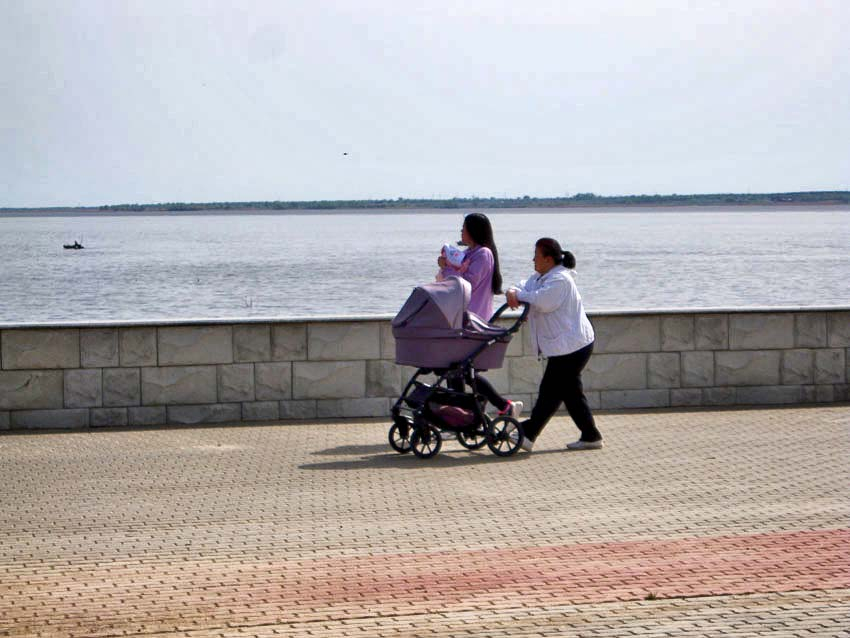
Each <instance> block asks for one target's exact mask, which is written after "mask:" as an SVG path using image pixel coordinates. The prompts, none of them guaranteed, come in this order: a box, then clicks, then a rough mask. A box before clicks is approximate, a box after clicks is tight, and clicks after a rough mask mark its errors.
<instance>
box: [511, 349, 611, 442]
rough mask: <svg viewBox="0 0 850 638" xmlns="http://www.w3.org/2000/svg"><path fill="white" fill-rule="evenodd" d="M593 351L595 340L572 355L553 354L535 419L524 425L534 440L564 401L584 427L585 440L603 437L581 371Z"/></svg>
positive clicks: (545, 374) (580, 428)
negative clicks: (594, 417)
mask: <svg viewBox="0 0 850 638" xmlns="http://www.w3.org/2000/svg"><path fill="white" fill-rule="evenodd" d="M592 352H593V344H592V343H591V344H589V345H587V346H585V347H584V348H582V349H581V350H576V351H575V352H571V353H570V354H564V355H561V356H559V357H549V360H548V362H547V363H546V371H545V372H544V373H543V379H542V380H541V381H540V391H539V394H538V395H537V402H536V403H535V404H534V409H533V410H532V411H531V418H530V419H528V420H527V421H524V422H523V424H522V427H523V430H524V432H525V436H526V437H528V438H529V439H531V440H532V441H534V440H535V439H536V438H537V437H538V436H539V435H540V433H541V432H542V431H543V428H544V427H546V424H547V423H548V422H549V419H551V418H552V416H553V415H554V414H555V412H557V411H558V408H560V407H561V403H564V405H566V406H567V412H569V413H570V417H572V420H573V421H574V422H575V424H576V425H577V426H578V429H579V430H581V440H582V441H598V440H599V439H601V438H602V435H601V434H600V433H599V430H597V429H596V422H595V421H594V420H593V414H592V413H591V411H590V406H588V405H587V397H585V396H584V389H583V388H582V385H581V371H582V370H583V369H584V366H586V365H587V362H588V361H589V360H590V355H591V353H592Z"/></svg>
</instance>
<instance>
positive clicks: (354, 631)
mask: <svg viewBox="0 0 850 638" xmlns="http://www.w3.org/2000/svg"><path fill="white" fill-rule="evenodd" d="M599 422H600V425H601V427H602V428H603V431H604V432H605V434H606V439H607V440H608V441H609V446H608V447H606V448H605V449H604V450H601V451H598V452H584V453H568V452H564V451H563V447H562V445H563V441H565V440H569V439H570V438H571V437H572V436H574V434H573V430H572V426H571V425H570V424H569V422H568V421H567V420H565V419H558V420H556V422H554V423H553V424H552V425H550V428H549V429H547V431H546V432H545V435H544V437H545V438H541V440H540V441H539V443H540V446H539V448H540V449H539V450H538V449H536V450H535V453H534V454H532V455H524V456H523V457H517V458H515V459H513V460H510V459H509V460H507V461H504V460H499V459H495V458H494V457H493V456H492V455H489V454H487V453H486V452H482V453H469V452H467V451H466V450H463V449H461V448H460V446H459V445H456V444H451V443H449V444H447V445H446V446H445V448H444V452H442V453H441V456H440V457H438V458H437V459H433V460H432V461H431V462H428V461H421V460H418V459H415V458H413V457H411V456H410V455H407V456H400V455H396V454H394V453H393V452H391V451H389V449H388V448H387V447H386V444H385V443H383V439H384V437H385V435H386V427H387V426H386V423H383V422H370V423H361V424H340V423H313V424H304V425H300V426H287V427H259V428H252V427H244V426H243V427H217V428H185V429H182V428H179V429H156V430H148V431H144V430H128V431H103V432H93V433H73V434H69V433H63V434H26V435H11V436H5V437H0V484H2V485H3V486H4V491H3V492H0V636H55V637H77V636H101V637H107V636H119V635H157V636H189V637H194V636H198V637H200V636H212V635H216V636H228V637H231V636H234V637H235V636H272V635H290V636H298V637H299V638H301V637H302V636H304V637H306V636H316V635H319V636H373V635H374V636H384V635H385V636H419V635H430V636H433V635H439V636H459V635H462V636H468V635H475V636H502V635H504V636H538V637H539V636H550V635H551V636H554V635H582V636H600V637H601V636H621V635H632V634H639V635H640V634H643V635H648V636H679V635H686V634H690V635H701V636H702V635H726V634H728V635H737V636H741V635H749V636H757V635H758V636H761V635H770V636H773V637H779V638H781V637H782V636H802V635H806V636H809V635H813V636H839V635H847V631H846V625H847V623H846V618H847V617H848V615H850V529H848V525H847V522H848V521H850V516H848V514H850V502H848V497H847V485H848V484H850V483H848V477H849V476H850V473H848V469H847V465H848V464H847V463H846V460H847V458H848V451H850V436H848V435H849V434H850V407H841V406H836V407H829V408H805V409H799V408H786V409H775V410H721V411H693V412H688V411H648V412H645V413H632V414H628V415H626V414H604V415H600V417H599ZM733 434H734V436H735V437H736V439H735V440H736V441H737V442H738V445H734V446H730V445H724V442H728V441H730V440H731V437H732V435H733ZM523 491H524V494H523V493H522V492H523Z"/></svg>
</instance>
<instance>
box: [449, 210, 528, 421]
mask: <svg viewBox="0 0 850 638" xmlns="http://www.w3.org/2000/svg"><path fill="white" fill-rule="evenodd" d="M460 239H461V242H462V243H463V244H465V245H466V246H467V249H466V254H465V255H464V257H463V263H462V264H461V266H460V268H455V267H454V266H452V265H451V264H449V263H448V261H447V260H446V258H445V257H444V256H442V255H440V257H439V258H438V259H437V265H439V266H440V272H439V275H438V276H439V277H441V278H445V277H452V276H457V277H462V278H463V279H466V280H467V281H468V282H469V283H470V284H471V285H472V295H471V296H470V300H469V311H470V312H474V313H475V314H476V315H478V316H479V317H481V318H482V319H484V321H489V320H490V317H492V316H493V295H494V294H502V273H501V271H500V270H499V251H498V250H496V242H495V241H494V240H493V227H492V225H491V224H490V220H489V219H488V218H487V215H484V214H483V213H470V214H469V215H467V216H466V217H465V218H464V220H463V228H462V229H461V231H460ZM477 387H478V391H479V392H481V394H483V395H484V396H485V397H487V400H488V401H490V403H492V404H493V406H494V407H495V408H496V409H497V410H498V411H499V414H500V415H506V414H509V415H511V416H513V417H514V418H517V417H518V416H519V415H520V413H521V412H522V408H523V403H522V401H508V400H507V399H505V398H504V397H502V396H501V395H500V394H499V393H498V392H496V390H495V388H493V386H492V385H490V382H489V381H487V379H485V378H484V377H483V376H481V375H480V374H479V375H478V378H477ZM453 389H455V390H458V391H460V392H462V391H463V381H462V380H457V381H455V382H454V383H453Z"/></svg>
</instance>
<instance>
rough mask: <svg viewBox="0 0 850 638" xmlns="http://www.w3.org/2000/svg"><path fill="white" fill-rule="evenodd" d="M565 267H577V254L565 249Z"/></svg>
mask: <svg viewBox="0 0 850 638" xmlns="http://www.w3.org/2000/svg"><path fill="white" fill-rule="evenodd" d="M563 255H564V261H563V264H564V267H565V268H575V267H576V256H575V255H573V254H572V253H571V252H570V251H569V250H565V251H564V253H563Z"/></svg>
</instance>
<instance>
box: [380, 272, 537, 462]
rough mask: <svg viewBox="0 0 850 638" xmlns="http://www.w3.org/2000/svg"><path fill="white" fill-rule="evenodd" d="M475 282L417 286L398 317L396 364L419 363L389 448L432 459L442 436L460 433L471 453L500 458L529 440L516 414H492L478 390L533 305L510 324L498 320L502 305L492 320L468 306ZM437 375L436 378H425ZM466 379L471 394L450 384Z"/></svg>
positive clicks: (396, 411)
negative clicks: (429, 380) (479, 378)
mask: <svg viewBox="0 0 850 638" xmlns="http://www.w3.org/2000/svg"><path fill="white" fill-rule="evenodd" d="M470 293H471V286H470V284H469V282H468V281H466V280H464V279H461V278H459V277H449V278H448V279H446V280H445V281H441V282H437V283H431V284H424V285H422V286H419V287H417V288H415V289H414V290H413V292H412V293H411V295H410V297H408V299H407V301H406V302H405V304H404V306H402V308H401V310H400V311H399V313H398V314H397V315H396V317H395V319H393V322H392V329H393V336H394V337H395V343H396V363H399V364H402V365H410V366H415V367H417V368H418V370H417V371H416V373H415V374H414V375H413V376H412V377H411V379H410V381H408V383H407V385H406V386H405V388H404V391H403V392H402V393H401V396H400V397H399V398H398V401H396V402H395V405H393V408H392V418H393V425H392V427H390V431H389V443H390V446H391V447H392V448H393V449H394V450H395V451H396V452H399V453H401V454H405V453H407V452H409V451H411V450H413V453H414V454H415V455H416V456H418V457H419V458H423V459H427V458H430V457H432V456H434V455H435V454H437V453H438V452H439V451H440V447H441V446H442V441H443V434H444V433H448V434H452V435H454V436H455V437H456V438H457V440H458V442H459V443H460V444H461V445H463V446H464V447H465V448H467V449H469V450H477V449H479V448H481V447H483V446H484V445H487V446H488V447H489V448H490V450H491V451H492V452H493V453H494V454H496V455H498V456H510V455H512V454H514V453H515V452H516V451H517V450H519V448H520V446H521V445H522V442H523V433H522V426H521V425H520V423H519V422H518V421H517V420H516V419H514V418H513V417H510V416H499V417H497V418H491V417H490V416H488V415H487V414H485V413H484V407H485V405H486V399H485V397H484V396H482V395H481V394H479V393H478V389H477V385H476V384H477V381H476V379H477V373H478V371H481V370H489V369H493V368H501V367H502V364H503V362H504V358H505V351H506V350H507V349H508V344H509V343H510V341H511V337H512V336H513V335H514V334H515V333H516V332H517V331H518V330H519V329H520V326H521V325H522V323H523V322H524V321H525V319H526V316H527V315H528V306H527V305H525V307H524V308H523V312H522V315H521V316H520V317H519V318H518V319H517V320H516V321H515V322H514V323H513V325H511V326H510V327H508V328H503V327H500V326H496V325H493V322H494V321H496V319H498V318H499V317H500V316H501V314H502V313H503V312H504V311H505V310H506V309H507V307H508V306H507V304H505V305H503V306H502V307H501V308H499V309H498V310H497V311H496V314H494V315H493V317H491V319H490V322H489V323H488V322H485V321H484V320H483V319H481V318H480V317H478V316H477V315H475V314H473V313H470V312H468V311H467V307H468V306H469V298H470ZM431 373H434V374H435V375H436V377H437V379H436V381H434V382H433V383H430V384H429V383H426V382H425V381H424V380H422V379H420V377H423V376H424V375H427V374H431ZM450 380H454V381H455V386H457V385H458V383H457V380H460V381H461V382H465V385H464V388H466V386H467V385H468V386H469V389H470V390H471V391H470V392H466V391H462V392H461V391H457V390H454V389H452V388H451V386H450Z"/></svg>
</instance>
